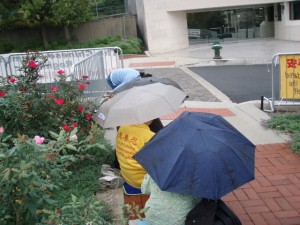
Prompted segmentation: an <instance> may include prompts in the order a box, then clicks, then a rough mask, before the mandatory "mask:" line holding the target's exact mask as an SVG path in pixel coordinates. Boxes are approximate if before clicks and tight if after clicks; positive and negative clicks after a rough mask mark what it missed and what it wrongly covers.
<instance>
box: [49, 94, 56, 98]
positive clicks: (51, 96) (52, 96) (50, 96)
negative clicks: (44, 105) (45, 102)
mask: <svg viewBox="0 0 300 225" xmlns="http://www.w3.org/2000/svg"><path fill="white" fill-rule="evenodd" d="M47 98H55V96H54V95H48V96H47Z"/></svg>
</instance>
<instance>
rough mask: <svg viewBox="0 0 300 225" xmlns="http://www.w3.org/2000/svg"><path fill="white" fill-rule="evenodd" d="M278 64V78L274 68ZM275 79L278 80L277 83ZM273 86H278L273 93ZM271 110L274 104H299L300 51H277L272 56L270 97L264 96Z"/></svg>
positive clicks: (273, 108)
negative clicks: (277, 89) (277, 90)
mask: <svg viewBox="0 0 300 225" xmlns="http://www.w3.org/2000/svg"><path fill="white" fill-rule="evenodd" d="M277 66H279V79H275V68H276V67H277ZM275 80H279V84H278V83H276V85H275V82H276V81H275ZM275 86H278V87H279V92H278V94H275V93H276V92H275ZM264 100H267V101H268V103H269V104H270V108H271V109H270V110H265V111H271V112H273V111H274V110H275V107H276V106H278V107H279V106H300V52H292V53H277V54H275V55H274V56H273V58H272V97H271V98H266V97H264Z"/></svg>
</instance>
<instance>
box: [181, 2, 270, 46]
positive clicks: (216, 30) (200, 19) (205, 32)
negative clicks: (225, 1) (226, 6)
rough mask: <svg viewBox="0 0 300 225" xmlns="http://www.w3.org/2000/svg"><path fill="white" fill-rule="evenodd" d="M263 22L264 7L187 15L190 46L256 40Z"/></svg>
mask: <svg viewBox="0 0 300 225" xmlns="http://www.w3.org/2000/svg"><path fill="white" fill-rule="evenodd" d="M264 20H265V8H264V7H258V8H244V9H231V10H222V11H212V12H198V13H189V14H187V21H188V29H189V41H190V45H192V44H199V43H213V42H215V41H219V42H225V41H238V40H239V39H251V38H258V37H260V25H261V23H262V22H263V21H264Z"/></svg>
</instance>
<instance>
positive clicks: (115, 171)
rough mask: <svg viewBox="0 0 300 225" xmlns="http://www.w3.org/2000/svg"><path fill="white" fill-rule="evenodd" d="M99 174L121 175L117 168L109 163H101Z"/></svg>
mask: <svg viewBox="0 0 300 225" xmlns="http://www.w3.org/2000/svg"><path fill="white" fill-rule="evenodd" d="M101 174H102V176H119V177H120V176H121V172H120V170H119V169H116V168H114V169H113V168H111V166H110V165H107V164H103V165H102V166H101Z"/></svg>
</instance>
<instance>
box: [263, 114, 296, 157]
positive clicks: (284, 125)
mask: <svg viewBox="0 0 300 225" xmlns="http://www.w3.org/2000/svg"><path fill="white" fill-rule="evenodd" d="M267 125H268V128H271V129H273V130H280V131H285V132H287V133H289V134H291V135H292V146H291V149H292V151H293V152H294V153H297V154H300V114H290V113H284V114H278V115H273V116H272V117H271V119H270V120H269V121H268V123H267Z"/></svg>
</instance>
